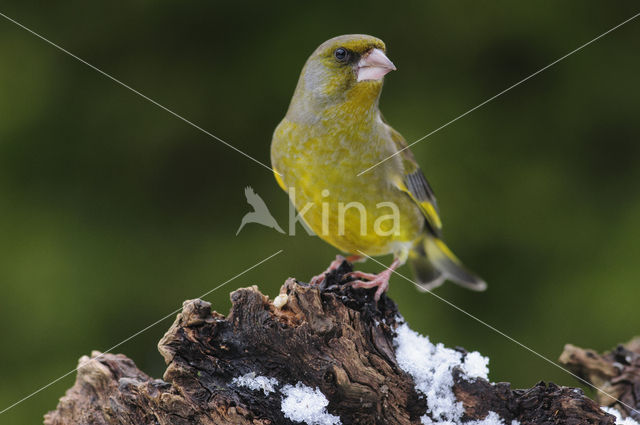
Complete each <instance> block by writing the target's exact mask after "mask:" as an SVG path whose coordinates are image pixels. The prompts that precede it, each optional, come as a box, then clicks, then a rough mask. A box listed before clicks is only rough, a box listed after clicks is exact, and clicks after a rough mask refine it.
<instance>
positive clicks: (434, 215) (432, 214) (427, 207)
mask: <svg viewBox="0 0 640 425" xmlns="http://www.w3.org/2000/svg"><path fill="white" fill-rule="evenodd" d="M396 186H398V188H399V189H400V190H402V191H403V192H404V193H406V194H407V195H409V197H410V198H411V199H412V200H413V202H415V203H416V205H418V207H419V208H420V211H422V214H423V215H424V216H425V218H426V219H427V222H428V223H429V225H430V226H431V227H432V228H433V230H434V231H435V232H436V234H439V233H440V229H442V221H440V216H439V215H438V211H436V207H435V206H434V205H433V204H432V203H431V202H429V201H428V200H423V201H420V200H419V199H418V198H416V196H415V194H414V193H413V192H412V191H411V190H409V188H408V187H407V185H406V184H405V183H404V182H403V181H396Z"/></svg>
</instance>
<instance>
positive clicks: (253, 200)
mask: <svg viewBox="0 0 640 425" xmlns="http://www.w3.org/2000/svg"><path fill="white" fill-rule="evenodd" d="M244 196H246V197H247V202H248V203H249V205H251V206H252V207H253V209H254V210H255V211H265V210H266V211H269V210H268V208H267V206H266V205H265V203H264V201H263V200H262V198H261V197H260V195H258V194H257V193H256V192H254V191H253V188H252V187H251V186H247V187H245V188H244Z"/></svg>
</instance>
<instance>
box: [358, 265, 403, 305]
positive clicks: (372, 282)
mask: <svg viewBox="0 0 640 425" xmlns="http://www.w3.org/2000/svg"><path fill="white" fill-rule="evenodd" d="M401 264H402V263H401V261H400V259H399V258H396V259H394V260H393V263H391V265H390V266H389V267H388V268H387V269H386V270H384V271H382V272H380V273H378V274H373V273H365V272H351V273H349V274H348V275H347V276H350V277H355V278H357V279H358V280H354V281H352V282H351V286H352V287H353V288H356V289H358V288H376V287H377V288H378V289H377V290H376V294H375V296H374V299H375V300H376V301H378V300H379V299H380V296H381V295H382V294H383V293H384V292H385V291H386V290H387V289H388V288H389V279H390V278H391V274H392V273H393V271H394V270H395V269H397V268H398V267H399V266H400V265H401ZM361 279H367V280H361Z"/></svg>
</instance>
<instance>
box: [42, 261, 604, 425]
mask: <svg viewBox="0 0 640 425" xmlns="http://www.w3.org/2000/svg"><path fill="white" fill-rule="evenodd" d="M349 270H350V266H349V265H348V264H346V263H344V264H343V265H342V266H341V267H340V269H339V270H338V271H337V272H336V273H333V274H331V275H330V276H329V278H328V279H327V281H326V283H325V284H324V285H323V286H322V287H310V286H308V285H306V284H300V283H298V282H296V281H295V280H294V279H289V280H287V281H286V282H285V284H284V285H283V287H282V289H281V294H283V295H286V297H287V302H286V305H284V307H282V308H277V307H276V306H274V303H273V301H272V300H270V299H269V298H268V297H267V296H265V295H263V294H261V293H260V291H259V290H258V288H257V287H255V286H254V287H251V288H245V289H239V290H237V291H235V292H233V293H232V294H231V301H232V307H231V311H230V313H229V314H228V315H227V316H226V317H225V316H223V315H221V314H219V313H216V312H212V311H211V308H210V304H209V303H207V302H204V301H202V300H191V301H185V303H184V306H183V310H182V312H181V313H180V314H178V316H177V318H176V320H175V322H174V324H173V325H172V326H171V328H170V329H169V330H168V331H167V333H166V334H165V336H164V337H163V338H162V340H161V341H160V343H159V346H158V347H159V350H160V353H161V354H162V356H163V357H164V359H165V361H166V363H167V369H166V371H165V373H164V376H163V379H162V380H159V379H152V378H151V377H149V376H147V375H146V374H144V373H143V372H141V371H140V370H138V369H137V368H136V366H135V365H134V363H133V362H132V361H131V360H129V359H128V358H127V357H125V356H123V355H115V354H105V355H101V354H99V353H97V352H94V353H92V357H91V359H90V358H88V357H83V358H82V359H81V360H80V368H79V370H78V374H77V379H76V383H75V385H74V386H73V387H72V388H71V389H69V390H68V391H67V393H66V395H65V396H64V397H62V398H61V400H60V403H59V405H58V407H57V409H56V410H55V411H53V412H50V413H48V414H47V415H46V416H45V424H47V425H61V424H132V425H133V424H135V425H139V424H163V425H164V424H240V425H243V424H254V425H257V424H263V425H266V424H291V423H293V422H291V421H290V420H289V419H286V418H285V417H284V415H283V413H282V411H281V402H282V395H281V394H280V393H278V392H277V391H276V392H272V393H269V394H265V393H263V392H262V391H255V390H251V389H248V388H246V387H243V386H239V385H237V384H234V383H233V378H234V377H238V376H241V375H244V374H247V373H251V372H253V373H255V374H257V375H263V376H267V377H272V378H276V379H277V381H278V382H279V383H282V384H291V385H295V384H296V383H297V382H302V383H303V384H305V385H307V386H309V387H312V388H318V389H319V390H320V391H321V392H322V393H323V394H324V395H325V396H326V398H327V399H328V400H329V405H328V412H330V413H331V414H333V415H337V416H339V417H340V420H341V421H342V423H343V424H418V423H420V417H421V416H422V415H424V414H425V412H426V409H427V406H426V402H425V400H424V398H422V397H421V396H419V395H418V394H417V393H416V391H415V385H414V382H413V381H412V378H411V377H410V376H409V375H408V374H406V373H405V372H403V371H402V370H401V369H400V367H399V366H398V363H397V360H396V356H395V352H396V351H395V350H396V349H395V347H394V344H393V338H394V336H395V329H396V328H397V326H398V325H399V323H400V322H401V320H402V319H401V318H400V316H399V315H398V311H397V306H396V304H395V303H394V302H393V301H392V300H391V299H389V298H388V297H387V296H386V295H384V296H383V297H382V298H381V300H380V302H379V303H378V304H377V305H375V304H374V302H373V301H372V298H373V290H354V289H352V288H351V287H350V286H349V285H344V282H342V281H341V279H342V276H343V274H344V273H346V272H347V271H349ZM279 301H281V299H280V300H279ZM456 375H457V377H456V379H455V385H454V388H453V390H454V393H455V395H456V397H457V399H458V400H460V401H462V402H463V404H464V409H465V415H464V418H463V419H464V420H470V419H482V418H484V417H485V416H486V415H487V414H488V412H490V411H493V412H496V413H498V414H499V415H500V416H501V417H502V418H503V419H504V420H505V422H506V423H510V421H511V420H513V419H516V420H518V421H520V423H522V424H538V425H540V424H560V423H562V424H602V425H606V424H613V423H614V420H613V416H611V415H608V414H606V413H604V412H603V411H602V410H600V409H599V407H598V404H596V403H595V402H594V401H592V400H590V399H589V398H587V397H586V396H585V395H584V394H583V393H582V391H581V390H577V389H573V388H567V387H558V386H556V385H554V384H544V383H539V384H538V385H536V386H535V387H533V388H531V389H527V390H512V389H511V388H510V385H509V384H507V383H498V384H491V383H489V382H487V381H485V380H482V379H477V380H471V381H469V380H465V379H460V378H459V374H458V373H457V374H456Z"/></svg>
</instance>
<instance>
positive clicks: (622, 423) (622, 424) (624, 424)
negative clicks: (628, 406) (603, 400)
mask: <svg viewBox="0 0 640 425" xmlns="http://www.w3.org/2000/svg"><path fill="white" fill-rule="evenodd" d="M601 409H602V410H604V411H605V412H607V413H609V414H611V415H613V416H615V417H616V425H640V424H639V423H638V422H637V421H635V420H633V419H631V418H625V419H622V415H620V412H618V410H617V409H614V408H613V407H601Z"/></svg>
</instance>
